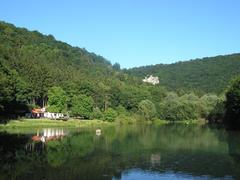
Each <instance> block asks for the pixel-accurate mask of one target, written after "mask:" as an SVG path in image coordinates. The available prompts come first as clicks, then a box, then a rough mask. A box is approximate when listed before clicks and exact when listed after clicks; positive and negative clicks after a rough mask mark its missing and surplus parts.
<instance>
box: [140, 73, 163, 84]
mask: <svg viewBox="0 0 240 180" xmlns="http://www.w3.org/2000/svg"><path fill="white" fill-rule="evenodd" d="M143 82H147V83H150V84H153V85H156V84H159V79H158V77H157V76H156V77H154V76H153V75H150V76H146V77H145V78H144V79H143Z"/></svg>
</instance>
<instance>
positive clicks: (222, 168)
mask: <svg viewBox="0 0 240 180" xmlns="http://www.w3.org/2000/svg"><path fill="white" fill-rule="evenodd" d="M101 130H102V134H101V136H96V130H95V129H86V130H81V131H75V130H68V131H64V130H63V131H62V130H59V129H58V130H56V129H54V130H52V129H51V130H48V129H46V130H41V131H39V132H37V133H34V134H32V135H28V134H25V135H24V134H23V135H19V134H7V133H2V134H1V135H0V139H1V140H2V141H4V143H2V142H1V146H0V150H1V154H2V156H1V162H0V164H1V167H2V168H1V171H0V176H1V177H3V178H2V179H80V178H81V179H112V178H115V179H120V178H126V179H127V177H128V176H126V174H128V173H130V174H131V177H139V172H142V175H143V176H142V178H143V177H145V178H147V177H149V178H150V177H151V176H152V174H154V177H155V176H156V177H159V178H160V177H165V176H166V177H168V176H170V175H174V176H175V177H184V178H186V179H193V178H196V177H198V178H203V179H204V178H205V179H206V178H229V177H230V178H235V179H239V178H240V164H239V159H238V157H239V150H240V147H239V144H240V143H239V139H240V138H239V133H237V134H232V133H228V132H226V131H224V130H221V129H211V128H208V127H202V126H187V127H186V126H181V125H166V126H134V125H133V126H120V127H118V126H116V127H105V128H104V127H103V128H101ZM34 136H35V137H34ZM36 136H37V138H36ZM42 136H44V137H45V138H46V141H45V142H43V141H41V140H39V139H38V137H42ZM33 137H34V138H33ZM9 139H11V143H10V141H9ZM6 140H8V142H6ZM12 143H13V144H12ZM29 144H34V147H31V148H29V147H27V146H29ZM26 147H27V148H26ZM134 173H135V174H134ZM140 175H141V173H140ZM9 177H10V178H9Z"/></svg>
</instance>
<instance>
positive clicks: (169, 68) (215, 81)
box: [126, 54, 240, 93]
mask: <svg viewBox="0 0 240 180" xmlns="http://www.w3.org/2000/svg"><path fill="white" fill-rule="evenodd" d="M126 72H127V73H129V74H131V75H134V76H138V77H140V78H144V77H145V76H147V75H151V74H153V75H154V76H158V77H159V80H160V84H161V85H163V86H166V87H168V88H170V89H171V90H178V89H186V90H195V91H203V92H215V93H221V92H222V91H223V90H224V89H225V88H226V86H227V84H228V82H229V80H230V79H231V78H233V77H234V76H236V75H239V74H240V54H232V55H225V56H216V57H208V58H203V59H196V60H190V61H185V62H177V63H174V64H157V65H151V66H143V67H137V68H132V69H129V70H126Z"/></svg>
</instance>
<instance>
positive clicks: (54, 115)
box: [43, 112, 64, 119]
mask: <svg viewBox="0 0 240 180" xmlns="http://www.w3.org/2000/svg"><path fill="white" fill-rule="evenodd" d="M43 117H45V118H49V119H61V118H64V114H63V113H52V112H45V113H44V114H43Z"/></svg>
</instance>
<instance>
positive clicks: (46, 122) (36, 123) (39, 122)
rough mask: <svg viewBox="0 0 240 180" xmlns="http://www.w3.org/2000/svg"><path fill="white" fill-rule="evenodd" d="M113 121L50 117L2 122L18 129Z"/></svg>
mask: <svg viewBox="0 0 240 180" xmlns="http://www.w3.org/2000/svg"><path fill="white" fill-rule="evenodd" d="M110 124H111V123H109V122H105V121H102V120H77V119H69V120H68V121H62V120H50V119H20V120H10V121H9V122H8V123H7V124H0V130H1V129H3V130H4V129H17V128H47V127H66V128H79V127H81V128H82V127H95V126H102V125H110Z"/></svg>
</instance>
